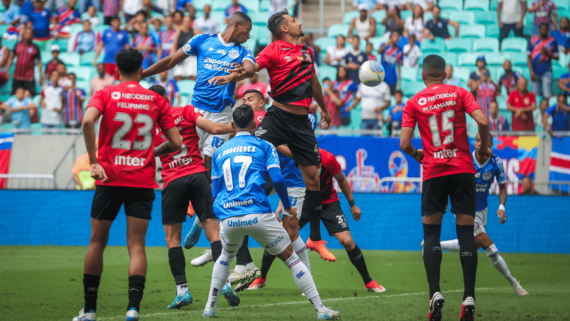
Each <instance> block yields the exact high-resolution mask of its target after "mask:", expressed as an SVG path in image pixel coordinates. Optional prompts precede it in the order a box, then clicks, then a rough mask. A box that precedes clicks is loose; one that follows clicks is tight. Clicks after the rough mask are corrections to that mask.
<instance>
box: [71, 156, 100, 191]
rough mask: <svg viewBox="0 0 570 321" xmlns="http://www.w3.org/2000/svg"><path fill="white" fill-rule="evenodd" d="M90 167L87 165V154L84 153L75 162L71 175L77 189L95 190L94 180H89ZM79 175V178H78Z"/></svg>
mask: <svg viewBox="0 0 570 321" xmlns="http://www.w3.org/2000/svg"><path fill="white" fill-rule="evenodd" d="M90 172H91V165H90V163H89V154H87V153H85V154H83V155H81V156H79V157H77V159H76V160H75V163H74V164H73V168H71V173H72V174H73V181H74V182H75V184H76V185H77V189H80V190H89V189H95V180H94V179H93V178H91V175H90ZM80 175H81V177H80Z"/></svg>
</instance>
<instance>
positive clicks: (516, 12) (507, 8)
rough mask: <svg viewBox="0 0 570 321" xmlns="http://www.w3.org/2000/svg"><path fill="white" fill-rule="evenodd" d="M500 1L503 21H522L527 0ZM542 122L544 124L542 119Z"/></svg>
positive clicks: (509, 22)
mask: <svg viewBox="0 0 570 321" xmlns="http://www.w3.org/2000/svg"><path fill="white" fill-rule="evenodd" d="M498 2H499V3H502V4H503V9H502V10H501V12H502V14H503V16H502V17H501V21H502V22H503V23H508V24H511V23H518V22H519V21H521V15H522V2H526V0H498ZM540 123H541V124H542V121H541V122H540Z"/></svg>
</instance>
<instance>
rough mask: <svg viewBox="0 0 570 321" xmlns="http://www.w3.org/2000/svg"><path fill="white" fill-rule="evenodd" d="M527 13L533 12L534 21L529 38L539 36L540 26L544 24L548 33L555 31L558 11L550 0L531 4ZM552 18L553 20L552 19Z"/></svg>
mask: <svg viewBox="0 0 570 321" xmlns="http://www.w3.org/2000/svg"><path fill="white" fill-rule="evenodd" d="M528 12H529V13H532V12H535V14H534V20H533V22H532V31H531V33H530V34H531V36H537V35H539V34H540V25H542V24H543V23H545V24H546V27H547V28H548V32H550V30H556V23H557V22H558V10H557V9H556V5H555V4H554V2H552V1H550V0H538V1H535V2H533V3H532V4H531V5H530V8H529V9H528ZM553 16H554V19H553V18H552V17H553Z"/></svg>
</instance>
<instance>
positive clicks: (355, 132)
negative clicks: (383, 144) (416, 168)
mask: <svg viewBox="0 0 570 321" xmlns="http://www.w3.org/2000/svg"><path fill="white" fill-rule="evenodd" d="M477 133H478V131H476V130H468V131H467V135H468V136H469V137H475V135H477ZM316 134H317V136H323V135H338V136H361V135H362V136H364V135H368V136H378V137H390V136H388V135H384V131H383V130H373V129H350V128H329V129H327V130H322V129H317V131H316ZM491 135H493V136H537V137H540V138H550V135H549V134H548V132H545V131H502V132H499V131H491ZM554 135H555V136H570V131H561V132H554ZM414 136H415V137H419V131H418V130H416V131H415V132H414ZM392 137H400V135H396V136H392Z"/></svg>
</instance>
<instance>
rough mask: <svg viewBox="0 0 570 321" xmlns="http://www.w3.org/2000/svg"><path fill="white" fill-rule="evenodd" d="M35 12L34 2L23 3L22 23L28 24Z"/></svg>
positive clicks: (27, 0)
mask: <svg viewBox="0 0 570 321" xmlns="http://www.w3.org/2000/svg"><path fill="white" fill-rule="evenodd" d="M33 12H34V1H33V0H25V1H24V2H22V5H21V10H20V23H28V21H29V20H30V15H31V14H32V13H33Z"/></svg>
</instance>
